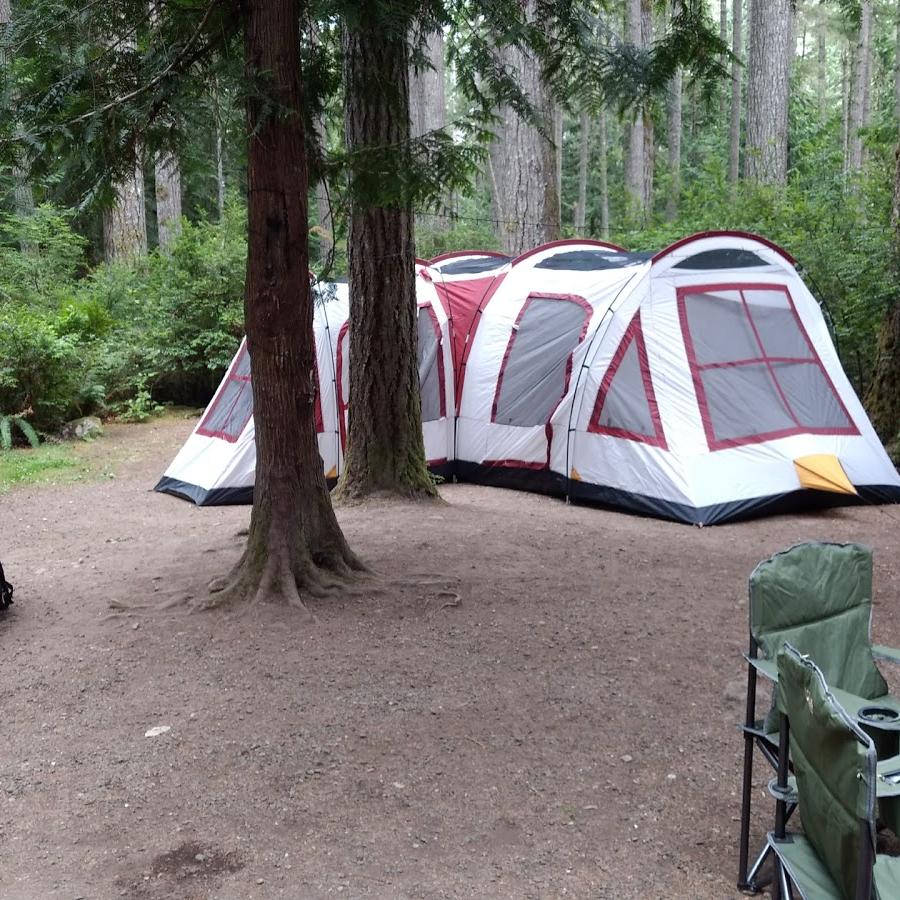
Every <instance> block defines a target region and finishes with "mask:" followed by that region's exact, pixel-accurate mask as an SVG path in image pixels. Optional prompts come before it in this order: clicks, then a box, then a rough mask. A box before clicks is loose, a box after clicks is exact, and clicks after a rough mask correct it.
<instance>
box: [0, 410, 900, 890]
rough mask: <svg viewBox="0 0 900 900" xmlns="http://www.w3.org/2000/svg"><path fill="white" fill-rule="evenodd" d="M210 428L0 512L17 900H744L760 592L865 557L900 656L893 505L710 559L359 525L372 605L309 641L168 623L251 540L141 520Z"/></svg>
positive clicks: (350, 605)
mask: <svg viewBox="0 0 900 900" xmlns="http://www.w3.org/2000/svg"><path fill="white" fill-rule="evenodd" d="M193 424H194V422H193V421H189V420H185V419H176V418H174V417H167V418H164V419H161V420H157V421H153V422H150V423H146V424H143V425H135V426H118V427H117V426H112V427H110V428H109V429H108V436H107V437H106V438H104V439H102V440H100V441H98V442H96V443H95V444H92V445H90V446H89V447H87V448H85V451H84V453H85V456H86V457H90V456H91V455H92V454H95V455H96V456H97V459H98V460H99V461H100V463H98V464H101V465H102V468H103V469H104V471H109V472H110V473H111V474H114V475H115V476H116V477H115V478H107V479H104V480H101V481H97V482H93V483H80V484H64V485H59V486H52V485H46V486H45V485H41V486H20V487H16V488H13V489H12V490H11V491H10V492H9V493H7V494H5V495H3V497H2V504H3V521H4V529H3V537H2V542H0V559H2V560H3V563H4V565H5V567H6V573H7V577H8V578H9V579H10V580H11V581H13V582H14V584H15V585H16V588H17V591H16V605H15V606H14V607H13V608H12V610H11V611H10V613H9V614H8V615H6V616H5V617H3V618H0V676H2V685H3V705H2V708H3V727H2V729H0V896H2V897H10V898H15V900H32V898H34V900H37V898H41V900H44V898H54V897H60V898H67V900H71V898H74V897H90V898H97V900H105V898H115V897H129V898H139V900H163V898H167V900H168V898H176V900H178V898H184V900H186V898H206V897H215V898H235V900H236V898H260V900H264V898H270V897H271V898H275V897H288V898H318V897H326V896H344V897H378V898H407V897H408V898H413V897H415V898H437V897H441V898H444V897H447V898H456V897H472V896H478V897H497V898H506V897H510V898H513V897H514V898H548V897H552V898H556V897H578V898H582V897H583V898H598V897H599V898H610V900H612V898H616V900H620V898H641V900H647V898H684V900H703V898H710V900H713V898H714V900H723V898H731V897H737V896H738V894H737V891H736V889H735V888H734V881H735V877H736V869H737V853H736V847H737V832H738V822H737V818H738V815H739V811H740V798H739V796H738V793H739V785H740V774H741V767H740V763H741V750H742V741H741V736H740V732H739V730H738V728H737V723H738V722H739V721H740V719H741V715H742V710H743V703H742V690H743V679H744V672H745V670H744V667H743V666H742V664H741V663H742V661H741V656H740V654H741V652H742V651H743V650H744V649H745V648H746V643H747V606H746V588H747V577H748V575H749V573H750V571H751V569H752V568H753V566H754V565H755V564H756V563H757V562H758V561H759V560H761V559H763V558H764V557H766V556H768V555H769V554H771V553H772V552H774V551H775V550H778V549H781V548H783V547H786V546H788V545H790V544H792V543H795V542H797V541H800V540H805V539H810V538H817V539H827V540H852V541H860V542H862V543H866V544H869V545H870V546H872V547H873V548H874V550H875V579H876V583H875V622H874V625H875V639H876V641H879V642H882V643H888V644H897V643H898V642H900V606H898V602H897V598H898V595H900V528H898V523H900V509H898V508H897V507H879V508H873V507H865V508H843V509H833V510H829V511H825V512H822V513H817V514H807V515H796V516H781V517H774V518H768V519H762V520H758V521H754V522H749V523H742V524H731V525H721V526H718V527H716V528H703V529H700V528H695V527H690V526H686V525H679V524H672V523H669V522H664V521H659V520H652V519H642V518H637V517H634V516H629V515H626V514H623V513H615V512H608V511H604V510H599V509H594V508H589V507H584V506H566V505H565V504H564V503H563V502H561V501H560V500H557V499H552V498H548V497H543V496H540V495H535V494H527V493H515V492H511V491H505V490H500V489H497V488H488V487H476V486H472V485H445V486H443V488H442V492H443V494H444V497H445V498H446V500H447V501H448V503H447V505H446V506H436V505H424V506H409V505H402V504H369V505H363V506H359V507H353V508H350V509H344V510H340V511H339V519H340V522H341V526H342V528H343V529H344V532H345V533H346V535H347V537H348V539H349V540H350V542H351V545H352V546H353V547H354V549H355V550H357V551H358V552H359V553H360V554H361V556H362V557H363V558H364V559H365V560H366V561H367V562H368V563H369V564H370V565H371V566H372V568H373V569H375V570H376V571H377V572H378V573H379V577H378V578H374V579H372V580H371V582H368V583H366V584H363V585H361V586H359V587H358V588H356V589H355V590H354V592H353V593H347V594H345V595H343V596H338V597H335V598H334V599H332V600H323V601H315V602H314V603H313V604H312V609H313V611H314V613H315V615H316V617H317V620H318V621H317V622H316V624H314V625H312V626H309V625H306V624H304V623H303V622H302V621H301V620H300V619H299V618H298V617H297V616H296V615H295V614H293V613H291V612H289V611H286V610H284V609H281V608H278V607H274V606H256V607H252V608H251V609H249V610H248V611H246V612H245V613H243V614H242V615H239V616H229V615H227V614H223V613H220V612H216V613H205V614H190V613H188V612H186V610H185V609H184V608H183V607H182V606H178V605H176V606H173V607H170V608H167V609H164V608H159V607H162V606H164V605H165V603H166V602H167V601H175V600H179V599H181V598H183V597H184V596H185V595H193V596H200V595H201V592H203V591H204V589H205V587H204V586H205V584H206V583H207V582H208V581H209V580H210V579H211V578H213V577H214V576H216V575H219V574H221V573H222V572H223V571H225V570H226V569H227V568H228V567H229V566H230V565H231V564H232V563H233V562H234V560H235V559H236V558H237V555H238V554H239V552H240V548H241V545H242V541H243V538H242V537H241V536H240V535H239V532H240V531H242V530H243V529H244V528H246V525H247V522H248V519H249V508H248V507H217V508H207V509H201V508H198V507H195V506H193V505H192V504H189V503H184V502H180V501H178V500H175V499H174V498H170V497H165V496H162V495H160V494H155V493H152V492H151V491H150V488H151V487H152V485H153V484H154V482H155V480H156V478H157V477H158V474H159V472H160V471H162V469H163V468H164V467H165V465H166V464H167V463H168V462H169V460H170V459H171V457H172V455H173V452H174V451H175V450H176V449H177V447H178V446H180V445H181V443H182V442H183V441H184V440H185V438H186V437H187V436H188V434H189V432H190V430H191V428H192V427H193ZM883 671H884V672H885V674H886V675H887V677H888V678H889V680H891V682H892V686H893V687H895V688H896V687H897V685H898V679H897V678H896V677H895V675H896V673H895V672H893V671H891V669H890V668H889V667H887V666H884V667H883ZM163 726H168V730H165V731H163V730H161V729H162V727H163ZM757 809H758V810H760V811H761V810H764V809H765V810H768V809H769V806H768V804H757ZM767 824H768V823H767V822H764V821H762V819H758V820H757V821H756V822H755V839H758V837H759V835H760V833H761V831H762V829H763V828H764V827H765V825H767Z"/></svg>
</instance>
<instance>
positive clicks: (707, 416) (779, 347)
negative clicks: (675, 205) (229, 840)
mask: <svg viewBox="0 0 900 900" xmlns="http://www.w3.org/2000/svg"><path fill="white" fill-rule="evenodd" d="M678 314H679V318H680V321H681V329H682V333H683V335H684V342H685V349H686V350H687V355H688V360H689V362H690V367H691V375H692V377H693V380H694V387H695V389H696V392H697V401H698V403H699V405H700V415H701V418H702V420H703V426H704V429H705V431H706V438H707V443H708V444H709V448H710V449H711V450H720V449H724V448H727V447H736V446H740V445H742V444H753V443H761V442H763V441H768V440H774V439H776V438H781V437H788V436H790V435H793V434H858V433H859V432H858V430H857V428H856V426H855V425H854V423H853V420H852V419H851V418H850V414H849V413H848V412H847V409H846V407H845V406H844V404H843V402H842V401H841V399H840V397H839V396H838V393H837V391H836V390H835V387H834V385H833V384H832V382H831V379H830V378H829V376H828V373H827V371H826V370H825V367H824V366H823V365H822V361H821V360H820V359H819V356H818V354H817V353H816V351H815V348H814V347H813V344H812V341H810V339H809V336H808V335H807V333H806V329H805V328H804V327H803V324H802V322H801V321H800V317H799V316H798V315H797V310H796V308H795V306H794V302H793V299H792V298H791V295H790V292H789V291H788V289H787V288H786V287H785V286H784V285H779V284H718V285H702V286H696V287H694V286H690V287H682V288H679V289H678Z"/></svg>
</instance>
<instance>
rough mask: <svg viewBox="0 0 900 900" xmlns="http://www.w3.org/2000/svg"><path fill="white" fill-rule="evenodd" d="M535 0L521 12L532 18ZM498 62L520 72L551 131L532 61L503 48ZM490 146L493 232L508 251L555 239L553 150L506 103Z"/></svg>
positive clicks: (548, 104) (549, 106) (545, 94)
mask: <svg viewBox="0 0 900 900" xmlns="http://www.w3.org/2000/svg"><path fill="white" fill-rule="evenodd" d="M534 10H535V0H527V2H526V4H525V14H526V15H527V16H528V17H529V18H533V16H534ZM502 57H503V61H504V62H505V63H506V65H508V66H510V67H511V68H512V69H513V70H514V71H516V72H517V73H519V84H520V86H521V88H522V90H523V91H524V93H525V94H526V95H527V96H528V97H529V98H530V100H531V103H532V105H533V106H534V108H535V110H536V112H537V115H538V117H539V119H540V120H541V122H542V123H543V125H544V128H545V130H549V132H550V134H551V135H552V134H553V127H554V118H553V114H554V109H553V107H554V104H553V100H552V98H551V97H550V94H549V91H548V90H547V87H546V85H545V84H544V82H543V79H542V77H541V68H540V65H539V63H538V61H537V60H536V59H534V58H533V57H532V56H531V55H530V54H528V53H526V52H524V51H523V50H521V49H519V48H518V47H514V46H510V47H506V48H504V50H503V51H502ZM498 116H499V119H500V121H499V123H498V124H497V125H495V126H494V133H495V135H496V137H497V139H496V140H495V141H494V142H493V144H491V151H490V153H491V166H490V173H491V182H492V188H493V190H492V192H491V193H492V209H493V217H494V220H495V222H496V223H497V236H498V238H499V239H500V242H501V244H502V246H503V249H504V250H505V251H506V252H507V253H509V254H512V255H518V254H519V253H522V252H523V251H524V250H530V249H531V248H532V247H537V246H538V245H539V244H543V243H546V242H547V241H553V240H556V239H557V238H558V237H559V191H558V190H557V161H556V154H557V148H556V146H555V145H554V143H553V141H552V140H548V139H547V138H546V137H544V135H542V134H541V132H540V131H539V130H538V129H537V128H535V127H534V126H533V125H531V124H529V123H528V122H526V121H524V120H523V119H521V118H520V117H519V116H518V114H517V113H516V112H515V111H514V110H512V109H511V108H510V107H508V106H506V107H503V108H502V109H501V110H500V111H499V113H498Z"/></svg>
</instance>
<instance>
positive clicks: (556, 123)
mask: <svg viewBox="0 0 900 900" xmlns="http://www.w3.org/2000/svg"><path fill="white" fill-rule="evenodd" d="M564 128H565V110H564V109H563V107H562V105H561V104H559V103H556V104H554V112H553V143H554V144H555V145H556V196H557V197H558V198H559V202H558V203H557V204H556V208H557V210H558V221H557V226H558V227H559V228H560V229H561V228H562V172H563V132H564Z"/></svg>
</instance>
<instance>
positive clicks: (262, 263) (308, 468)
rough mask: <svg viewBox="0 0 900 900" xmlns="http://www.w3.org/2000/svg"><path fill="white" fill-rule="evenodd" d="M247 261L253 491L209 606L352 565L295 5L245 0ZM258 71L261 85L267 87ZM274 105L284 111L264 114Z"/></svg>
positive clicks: (274, 595)
mask: <svg viewBox="0 0 900 900" xmlns="http://www.w3.org/2000/svg"><path fill="white" fill-rule="evenodd" d="M242 11H243V15H244V32H245V36H244V43H245V66H246V71H247V80H248V83H250V84H261V83H267V84H269V85H270V90H271V91H272V93H273V94H274V95H275V96H274V97H273V98H260V97H258V96H256V95H255V94H253V93H251V94H250V96H249V98H248V100H247V133H248V135H249V149H248V161H247V191H248V193H247V214H248V257H247V280H246V286H245V294H244V313H245V318H246V324H247V347H248V349H249V351H250V365H251V377H252V385H253V413H254V415H253V418H254V423H255V426H256V484H255V486H254V491H253V511H252V514H251V517H250V533H249V536H248V539H247V546H246V549H245V551H244V554H243V556H242V557H241V560H240V562H239V563H238V564H237V566H236V567H235V568H234V570H233V571H232V572H231V575H230V576H229V577H228V579H226V580H225V581H224V582H222V583H221V584H215V585H211V589H212V590H218V589H219V588H220V587H223V586H224V591H223V592H222V593H220V594H218V595H217V596H216V595H214V597H213V598H212V599H211V600H210V602H209V604H208V605H218V604H221V603H224V602H229V601H234V600H242V599H245V598H249V597H255V598H257V599H260V600H278V601H282V602H286V603H289V604H290V605H294V606H298V607H301V608H302V606H303V604H302V602H301V599H300V591H305V592H308V593H310V594H313V595H316V594H321V593H322V592H323V591H324V590H326V589H327V588H328V587H329V586H331V585H333V584H334V583H335V581H334V576H338V577H343V576H347V575H349V574H350V571H351V570H352V569H359V568H360V563H359V562H358V560H357V559H356V557H355V556H354V555H353V554H352V553H351V551H350V549H349V548H348V547H347V544H346V541H345V540H344V537H343V535H342V534H341V530H340V528H339V527H338V524H337V519H336V518H335V515H334V511H333V509H332V507H331V500H330V498H329V496H328V488H327V487H326V484H325V475H324V473H323V471H322V460H321V457H320V456H319V451H318V446H317V444H316V426H315V396H316V384H315V379H314V376H313V373H314V371H315V365H316V362H315V359H316V357H315V342H314V337H313V329H312V319H313V307H312V296H311V293H310V288H309V274H308V273H309V267H308V263H309V254H308V249H307V231H308V223H307V214H308V209H307V174H306V145H305V135H304V128H303V112H302V110H303V96H302V91H301V84H300V57H299V50H300V34H299V22H300V9H299V3H298V0H247V2H246V3H245V4H244V5H243V10H242ZM263 73H265V81H264V80H263ZM273 101H274V104H276V105H277V106H278V108H279V109H280V110H282V112H281V114H280V115H277V116H273V115H271V114H270V113H269V110H270V109H271V106H272V104H273Z"/></svg>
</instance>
